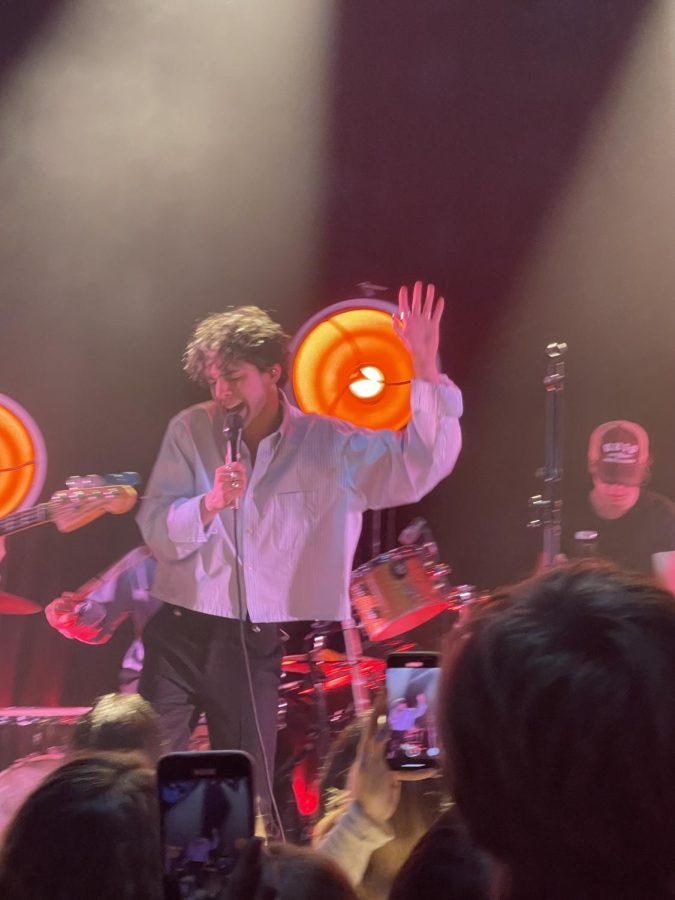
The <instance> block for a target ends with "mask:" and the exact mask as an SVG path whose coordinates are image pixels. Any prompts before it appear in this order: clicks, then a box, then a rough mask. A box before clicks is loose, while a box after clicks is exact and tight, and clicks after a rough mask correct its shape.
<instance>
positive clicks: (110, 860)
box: [0, 753, 162, 900]
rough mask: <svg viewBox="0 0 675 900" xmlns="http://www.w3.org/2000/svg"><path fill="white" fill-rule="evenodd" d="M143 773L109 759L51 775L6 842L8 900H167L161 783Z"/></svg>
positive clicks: (89, 759) (78, 763)
mask: <svg viewBox="0 0 675 900" xmlns="http://www.w3.org/2000/svg"><path fill="white" fill-rule="evenodd" d="M145 765H146V760H145V758H144V757H143V756H135V755H133V754H128V753H125V754H122V753H119V754H113V753H111V754H98V755H94V756H86V757H80V758H77V759H73V760H71V761H70V762H69V763H66V765H64V766H62V767H61V768H60V769H57V770H56V771H55V772H53V773H52V774H51V775H50V776H49V777H48V778H47V779H46V780H45V781H44V782H43V783H42V784H41V785H40V786H39V787H38V788H37V789H36V790H35V791H34V792H33V793H32V794H31V795H30V797H28V799H27V800H26V802H25V803H24V804H23V806H22V807H21V808H20V809H19V811H18V812H17V814H16V816H15V818H14V820H13V821H12V822H11V824H10V826H9V828H8V830H7V833H6V835H5V840H4V844H3V845H2V848H1V849H0V897H2V900H92V898H96V900H162V872H161V851H160V838H159V816H158V801H157V796H156V788H155V775H154V773H153V772H152V771H151V770H150V769H147V768H145Z"/></svg>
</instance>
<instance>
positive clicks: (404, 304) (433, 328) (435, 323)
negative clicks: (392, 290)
mask: <svg viewBox="0 0 675 900" xmlns="http://www.w3.org/2000/svg"><path fill="white" fill-rule="evenodd" d="M435 293H436V289H435V287H434V286H433V284H429V285H427V288H426V291H425V292H424V299H422V294H423V284H422V282H421V281H416V282H415V285H414V287H413V289H412V298H411V300H410V301H409V298H408V288H407V287H405V285H404V286H403V287H402V288H401V290H400V291H399V294H398V315H397V316H394V319H393V322H394V330H395V331H396V333H397V334H398V336H399V337H400V338H401V340H402V341H403V343H404V344H405V345H406V347H407V348H408V350H409V351H410V355H411V356H412V358H413V364H414V366H415V377H416V378H423V379H424V380H426V381H432V382H434V383H436V382H437V381H438V378H439V373H438V366H437V364H436V356H437V354H438V342H439V336H440V322H441V316H442V315H443V310H444V309H445V300H444V299H443V297H438V299H437V300H435V301H434V295H435Z"/></svg>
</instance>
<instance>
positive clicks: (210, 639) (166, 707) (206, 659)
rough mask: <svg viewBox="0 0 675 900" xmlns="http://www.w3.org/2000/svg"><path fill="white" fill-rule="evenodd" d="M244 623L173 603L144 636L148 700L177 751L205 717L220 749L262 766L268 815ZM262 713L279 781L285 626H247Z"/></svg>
mask: <svg viewBox="0 0 675 900" xmlns="http://www.w3.org/2000/svg"><path fill="white" fill-rule="evenodd" d="M241 628H242V623H240V622H239V620H237V619H223V618H221V617H220V616H210V615H207V614H206V613H199V612H193V611H192V610H188V609H183V608H182V607H178V606H172V605H171V604H169V603H165V604H164V605H163V606H162V607H161V608H160V610H159V612H158V613H157V614H156V615H155V616H153V618H152V619H151V620H150V621H149V622H148V624H147V625H146V627H145V631H144V632H143V645H144V648H145V658H144V662H143V673H142V675H141V681H140V687H139V690H140V693H141V694H142V695H143V697H145V699H146V700H148V701H149V702H150V703H152V705H153V707H154V708H155V710H156V711H157V713H158V714H159V716H160V718H161V720H162V724H163V726H164V730H165V733H166V738H167V742H168V749H169V750H185V749H186V748H187V745H188V741H189V739H190V735H191V734H192V730H193V728H194V727H195V725H196V724H197V720H198V719H199V716H200V715H201V714H202V713H204V714H205V716H206V723H207V725H208V729H209V741H210V743H211V747H212V749H214V750H245V751H246V752H247V753H250V754H251V756H252V757H253V759H254V761H255V786H256V791H257V793H258V794H259V795H260V798H261V804H262V808H263V811H264V812H267V811H268V810H269V799H270V798H269V790H268V786H267V779H266V778H265V768H264V763H263V757H262V753H261V750H260V743H259V740H258V734H257V731H256V727H255V718H254V715H253V710H252V707H251V697H250V691H249V687H248V679H247V676H246V668H245V660H244V654H243V651H242V646H241V636H240V629H241ZM243 631H244V637H245V642H246V648H247V650H248V657H249V661H250V667H251V679H252V682H253V695H254V698H255V708H256V712H257V714H258V721H259V723H260V731H261V734H262V738H263V742H264V745H265V752H266V754H267V760H268V764H269V771H270V779H272V778H273V776H274V755H275V751H276V743H277V702H278V693H279V680H280V674H281V635H280V631H279V627H278V626H277V625H270V624H262V625H256V626H253V625H251V623H250V622H249V621H246V622H244V623H243Z"/></svg>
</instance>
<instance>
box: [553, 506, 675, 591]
mask: <svg viewBox="0 0 675 900" xmlns="http://www.w3.org/2000/svg"><path fill="white" fill-rule="evenodd" d="M584 500H585V503H584V504H583V505H582V506H581V508H580V509H578V510H575V509H573V508H572V509H568V508H567V507H563V550H564V552H565V553H566V554H567V555H568V556H569V558H570V559H572V558H575V557H576V556H578V555H579V554H578V552H576V547H575V541H574V534H575V532H577V531H597V533H598V549H597V554H596V555H597V556H599V557H601V558H602V559H606V560H608V561H609V562H613V563H616V565H618V566H621V568H623V569H628V570H630V571H633V572H640V573H642V574H645V575H648V574H649V575H651V574H652V573H653V568H652V554H653V553H660V552H662V551H665V550H675V503H673V502H672V501H671V500H669V499H668V498H667V497H663V496H662V495H661V494H656V493H654V492H653V491H645V490H642V491H641V492H640V496H639V498H638V501H637V503H636V504H635V506H633V507H631V509H629V510H628V512H627V513H625V514H624V515H623V516H621V517H620V518H618V519H601V518H600V517H599V516H598V515H597V514H596V512H595V510H594V509H593V507H592V505H591V502H590V500H589V499H588V495H586V497H585V498H584Z"/></svg>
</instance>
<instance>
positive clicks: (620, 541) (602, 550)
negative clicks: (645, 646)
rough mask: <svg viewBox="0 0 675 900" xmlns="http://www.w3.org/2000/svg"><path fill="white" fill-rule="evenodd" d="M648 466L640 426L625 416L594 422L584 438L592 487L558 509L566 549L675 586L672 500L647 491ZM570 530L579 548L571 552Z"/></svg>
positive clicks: (645, 438)
mask: <svg viewBox="0 0 675 900" xmlns="http://www.w3.org/2000/svg"><path fill="white" fill-rule="evenodd" d="M650 468H651V456H650V452H649V436H648V434H647V432H646V431H645V429H644V428H643V427H642V426H641V425H638V424H637V423H636V422H628V421H626V420H625V419H618V420H613V421H611V422H604V423H603V424H602V425H598V427H597V428H595V429H594V430H593V432H592V433H591V436H590V439H589V443H588V471H589V474H590V476H591V478H592V481H593V485H592V488H591V490H590V492H589V493H588V494H586V495H585V496H584V497H583V503H582V504H579V505H580V506H581V508H576V506H575V504H574V503H570V504H569V509H568V506H567V504H566V505H565V508H564V510H563V525H564V527H565V531H566V534H567V551H568V553H569V554H570V555H571V556H579V555H589V556H599V557H602V558H603V559H606V560H608V561H609V562H613V563H616V564H617V565H619V566H621V567H622V568H624V569H627V570H629V571H635V572H640V573H642V574H644V575H652V574H653V575H655V576H656V578H657V579H658V580H659V581H660V582H661V584H663V586H664V587H667V588H668V589H669V590H670V591H675V504H673V502H672V501H671V500H669V499H668V498H667V497H664V496H662V495H661V494H657V493H655V492H654V491H649V490H646V488H645V484H646V482H647V481H648V480H649V477H650ZM568 526H569V531H568ZM573 534H574V535H575V537H576V541H574V543H576V544H579V545H580V546H583V545H584V544H585V550H584V552H576V548H575V547H574V546H573V545H572V544H573V542H572V540H570V538H571V536H572V535H573Z"/></svg>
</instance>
